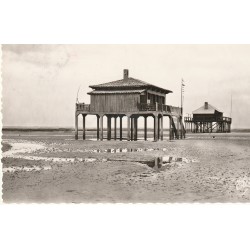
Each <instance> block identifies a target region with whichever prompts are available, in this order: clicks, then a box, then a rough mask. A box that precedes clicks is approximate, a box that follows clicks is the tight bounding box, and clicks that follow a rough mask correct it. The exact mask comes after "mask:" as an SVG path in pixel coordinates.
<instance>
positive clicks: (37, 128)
mask: <svg viewBox="0 0 250 250" xmlns="http://www.w3.org/2000/svg"><path fill="white" fill-rule="evenodd" d="M74 130H75V129H74V128H49V127H45V128H44V127H40V128H39V127H3V128H2V131H7V132H8V131H20V132H39V131H40V132H41V131H44V132H60V131H61V132H73V131H74ZM86 130H87V131H96V128H87V129H86ZM106 130H107V129H106V128H104V131H106ZM123 130H124V131H126V128H124V129H123ZM143 130H144V129H143V128H138V131H143ZM148 130H149V131H153V128H148ZM164 130H165V131H168V129H164ZM79 131H82V129H79ZM232 132H238V133H250V129H248V128H244V129H232Z"/></svg>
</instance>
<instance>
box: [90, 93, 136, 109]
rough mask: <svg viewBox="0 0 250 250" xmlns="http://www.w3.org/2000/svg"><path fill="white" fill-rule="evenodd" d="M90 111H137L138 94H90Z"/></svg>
mask: <svg viewBox="0 0 250 250" xmlns="http://www.w3.org/2000/svg"><path fill="white" fill-rule="evenodd" d="M90 98H91V99H90V100H91V102H90V111H91V112H95V111H96V112H130V111H138V104H139V103H140V94H102V95H91V97H90Z"/></svg>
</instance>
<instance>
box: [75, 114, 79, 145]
mask: <svg viewBox="0 0 250 250" xmlns="http://www.w3.org/2000/svg"><path fill="white" fill-rule="evenodd" d="M75 139H76V140H78V115H77V114H76V115H75Z"/></svg>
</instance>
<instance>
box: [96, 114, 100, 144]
mask: <svg viewBox="0 0 250 250" xmlns="http://www.w3.org/2000/svg"><path fill="white" fill-rule="evenodd" d="M96 119H97V126H96V138H97V140H99V139H100V116H99V115H96Z"/></svg>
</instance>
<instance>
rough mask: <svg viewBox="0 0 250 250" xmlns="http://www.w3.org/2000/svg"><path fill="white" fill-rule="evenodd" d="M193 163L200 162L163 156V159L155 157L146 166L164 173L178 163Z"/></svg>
mask: <svg viewBox="0 0 250 250" xmlns="http://www.w3.org/2000/svg"><path fill="white" fill-rule="evenodd" d="M192 162H198V161H197V160H194V159H192V160H189V159H187V158H184V157H173V156H162V157H155V159H154V160H152V161H148V162H146V164H147V165H148V166H149V167H151V168H153V169H154V170H156V171H162V170H166V169H168V168H170V167H171V166H173V165H175V164H176V163H177V164H178V163H192ZM141 163H143V162H141Z"/></svg>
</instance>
